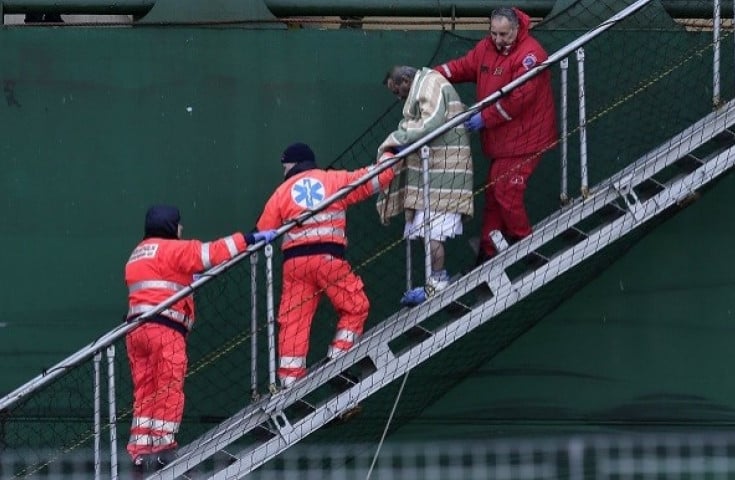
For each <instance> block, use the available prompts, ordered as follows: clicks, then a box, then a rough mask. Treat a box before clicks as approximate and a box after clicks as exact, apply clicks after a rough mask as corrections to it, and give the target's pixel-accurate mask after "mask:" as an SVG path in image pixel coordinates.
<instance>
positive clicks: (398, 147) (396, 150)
mask: <svg viewBox="0 0 735 480" xmlns="http://www.w3.org/2000/svg"><path fill="white" fill-rule="evenodd" d="M406 148H408V145H396V146H395V147H391V150H393V153H395V154H396V155H398V154H399V153H401V152H402V151H404V150H405V149H406Z"/></svg>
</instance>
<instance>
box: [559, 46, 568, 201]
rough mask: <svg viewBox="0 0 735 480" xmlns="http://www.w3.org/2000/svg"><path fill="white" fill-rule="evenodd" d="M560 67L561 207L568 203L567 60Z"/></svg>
mask: <svg viewBox="0 0 735 480" xmlns="http://www.w3.org/2000/svg"><path fill="white" fill-rule="evenodd" d="M559 66H560V67H561V185H560V190H561V193H560V194H559V200H560V201H561V204H562V205H567V204H568V203H569V194H568V193H567V191H568V187H569V183H568V182H569V179H568V177H569V138H568V136H569V129H568V125H567V122H568V119H569V58H564V59H562V61H561V62H560V63H559Z"/></svg>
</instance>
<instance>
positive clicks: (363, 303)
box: [257, 167, 395, 387]
mask: <svg viewBox="0 0 735 480" xmlns="http://www.w3.org/2000/svg"><path fill="white" fill-rule="evenodd" d="M372 168H374V167H367V168H362V169H359V170H356V171H353V172H348V171H344V170H320V169H316V168H315V169H311V170H306V171H304V172H301V173H298V174H296V175H294V176H291V177H287V179H286V180H285V181H284V182H283V183H282V184H281V185H280V186H279V187H278V189H277V190H276V191H275V192H274V193H273V195H272V196H271V198H270V199H269V200H268V202H267V203H266V205H265V208H264V210H263V213H262V215H261V217H260V219H259V220H258V224H257V228H258V230H261V231H262V230H268V229H273V228H278V227H280V226H281V225H282V224H283V223H285V222H286V221H288V220H290V219H292V218H294V217H297V216H298V215H300V214H301V213H303V212H304V211H305V210H309V209H311V208H313V207H315V206H316V205H318V204H319V203H321V202H322V201H323V200H324V199H326V198H328V197H330V196H331V195H333V194H334V193H336V192H337V191H338V190H339V189H341V188H342V187H344V186H346V185H348V184H349V183H351V182H354V181H355V180H357V179H358V178H360V177H362V176H364V175H365V174H367V173H368V172H369V171H370V169H372ZM394 175H395V174H394V171H393V169H390V168H389V169H387V170H385V171H383V172H381V173H380V174H379V175H378V176H377V177H375V178H374V179H373V180H372V181H371V182H368V183H366V184H364V185H362V186H360V187H358V188H357V189H355V190H353V191H352V192H351V193H350V194H348V195H347V196H345V197H344V198H343V199H342V200H339V201H337V202H335V203H333V204H332V205H330V206H329V207H327V208H326V209H324V210H322V211H321V212H320V213H318V214H316V215H315V216H313V217H312V218H311V219H309V220H307V221H306V222H304V223H303V224H302V225H299V226H296V227H294V228H293V229H292V230H290V231H289V232H287V233H286V234H285V235H284V237H283V244H282V245H281V248H282V250H283V258H284V263H283V289H282V292H281V303H280V306H279V311H278V324H279V330H278V353H279V363H278V377H279V379H280V381H281V385H282V386H284V387H289V386H291V385H292V384H293V383H294V382H295V381H296V380H298V379H299V378H301V377H303V376H304V375H306V356H307V353H308V352H309V332H310V329H311V322H312V319H313V317H314V314H315V313H316V309H317V304H318V303H319V298H320V297H321V294H322V293H326V294H327V297H328V298H329V300H330V301H331V302H332V305H333V306H334V309H335V310H336V311H337V313H338V315H339V320H338V323H337V332H336V334H335V336H334V339H333V340H332V342H331V344H330V346H329V351H328V356H329V357H330V358H334V357H336V356H337V355H339V354H340V353H342V352H344V351H346V350H348V349H350V348H351V347H352V345H353V344H354V343H355V341H356V340H357V337H358V336H359V335H361V334H362V331H363V328H364V326H365V320H366V319H367V316H368V309H369V307H370V302H369V301H368V298H367V296H366V295H365V291H364V286H363V283H362V279H361V278H360V277H359V276H358V275H357V274H355V273H354V272H353V271H352V268H351V267H350V264H349V263H348V262H347V261H346V260H345V259H344V252H345V247H346V245H347V238H346V235H345V229H346V228H347V217H346V209H347V207H348V206H349V205H352V204H354V203H357V202H359V201H361V200H364V199H366V198H368V197H369V196H371V195H373V194H375V193H378V191H380V190H382V189H384V188H387V186H388V185H389V184H390V182H391V180H393V177H394Z"/></svg>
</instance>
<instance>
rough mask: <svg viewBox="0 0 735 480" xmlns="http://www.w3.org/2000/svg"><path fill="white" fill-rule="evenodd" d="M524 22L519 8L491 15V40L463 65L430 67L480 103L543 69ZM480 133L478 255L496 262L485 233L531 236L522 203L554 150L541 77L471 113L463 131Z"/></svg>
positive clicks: (542, 54) (548, 95) (547, 75)
mask: <svg viewBox="0 0 735 480" xmlns="http://www.w3.org/2000/svg"><path fill="white" fill-rule="evenodd" d="M529 25H530V18H529V16H528V15H527V14H526V13H524V12H522V11H521V10H518V9H517V8H509V7H502V8H498V9H496V10H493V12H492V14H491V15H490V36H489V37H486V38H484V39H483V40H480V42H479V43H478V44H477V45H476V46H475V47H474V48H473V49H472V50H470V51H469V52H468V53H467V54H466V55H464V56H463V57H460V58H457V59H454V60H451V61H449V62H447V63H445V64H443V65H440V66H438V67H436V70H437V71H438V72H440V73H441V74H442V75H444V76H445V77H446V78H447V80H449V81H450V82H452V83H460V82H475V83H476V84H477V87H476V93H477V98H478V100H481V99H483V98H486V97H487V96H489V95H490V94H492V93H494V92H495V91H497V90H499V89H500V88H501V87H503V86H505V85H507V84H508V83H509V82H511V81H512V80H515V79H516V78H518V77H520V76H521V75H523V74H525V73H526V72H528V71H529V70H531V69H532V68H534V67H536V66H537V65H539V64H541V63H542V62H544V61H546V59H547V58H548V55H547V54H546V51H545V50H544V48H543V47H542V46H541V44H539V42H538V41H536V39H534V38H533V37H532V36H531V34H530V33H529ZM465 126H466V127H467V128H468V130H470V131H477V130H479V131H480V132H481V143H482V150H483V153H484V154H485V156H486V157H488V158H489V159H490V168H489V171H488V176H487V182H486V189H485V206H484V209H483V216H482V231H481V234H482V236H481V239H480V255H479V257H478V261H479V262H481V261H484V260H486V259H488V258H490V257H492V256H493V255H495V254H496V251H495V247H494V245H493V243H492V242H491V241H490V239H489V236H490V232H492V231H493V230H499V231H500V232H501V233H502V234H503V236H504V237H505V238H506V240H508V241H509V242H510V243H513V242H515V241H517V240H519V239H521V238H524V237H526V236H528V235H530V234H531V223H530V222H529V220H528V215H527V214H526V209H525V206H524V201H523V196H524V194H525V191H526V185H527V183H528V179H529V178H530V176H531V174H532V173H533V171H534V170H535V169H536V166H537V165H538V163H539V161H540V160H541V155H542V154H543V153H544V152H545V151H546V150H548V149H549V148H551V147H553V146H554V145H555V144H556V142H557V129H556V111H555V107H554V98H553V93H552V89H551V72H550V71H549V70H548V69H547V70H545V71H544V72H543V73H541V74H540V75H537V76H536V77H534V78H533V79H532V80H530V81H528V82H526V83H524V84H523V85H521V86H520V87H518V88H516V89H514V90H513V91H512V92H510V93H509V94H508V95H505V96H503V97H501V98H500V99H499V100H498V101H497V102H495V103H494V104H492V105H490V106H489V107H487V108H485V109H483V110H481V111H480V112H478V113H476V114H475V115H473V116H472V117H470V119H469V120H468V121H467V122H466V123H465Z"/></svg>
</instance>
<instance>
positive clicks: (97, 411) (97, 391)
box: [93, 351, 102, 480]
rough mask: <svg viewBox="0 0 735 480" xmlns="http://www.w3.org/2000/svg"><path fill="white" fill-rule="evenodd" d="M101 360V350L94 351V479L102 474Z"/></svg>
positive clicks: (97, 478) (98, 479) (98, 478)
mask: <svg viewBox="0 0 735 480" xmlns="http://www.w3.org/2000/svg"><path fill="white" fill-rule="evenodd" d="M101 361H102V352H100V351H97V352H95V353H94V358H93V362H94V374H93V375H94V377H93V384H94V386H93V388H94V480H100V478H101V474H102V457H101V447H100V437H101V436H102V419H101V408H100V397H101V396H102V386H101V385H100V362H101Z"/></svg>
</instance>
